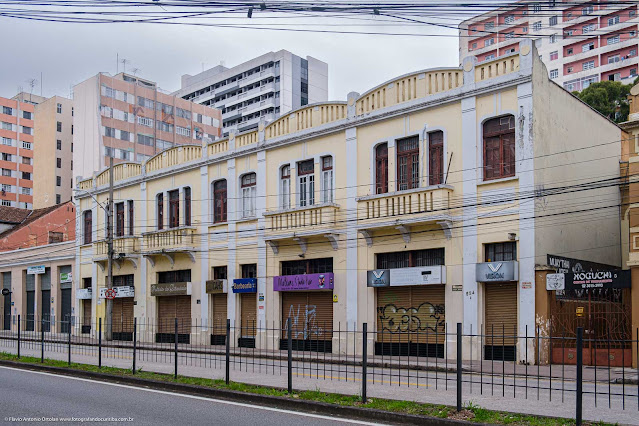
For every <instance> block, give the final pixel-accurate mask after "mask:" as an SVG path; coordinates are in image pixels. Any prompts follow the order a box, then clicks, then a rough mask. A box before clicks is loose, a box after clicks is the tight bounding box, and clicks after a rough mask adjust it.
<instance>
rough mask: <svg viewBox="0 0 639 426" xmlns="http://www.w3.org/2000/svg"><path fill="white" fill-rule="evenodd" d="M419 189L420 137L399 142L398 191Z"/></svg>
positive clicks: (412, 137)
mask: <svg viewBox="0 0 639 426" xmlns="http://www.w3.org/2000/svg"><path fill="white" fill-rule="evenodd" d="M418 187H419V136H411V137H409V138H405V139H400V140H398V141H397V190H398V191H403V190H406V189H413V188H418Z"/></svg>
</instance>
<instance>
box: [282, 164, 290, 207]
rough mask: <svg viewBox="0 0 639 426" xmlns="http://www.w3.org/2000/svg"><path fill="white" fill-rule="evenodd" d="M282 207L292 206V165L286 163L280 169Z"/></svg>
mask: <svg viewBox="0 0 639 426" xmlns="http://www.w3.org/2000/svg"><path fill="white" fill-rule="evenodd" d="M280 208H281V209H289V208H291V165H290V164H286V165H284V166H282V168H281V169H280Z"/></svg>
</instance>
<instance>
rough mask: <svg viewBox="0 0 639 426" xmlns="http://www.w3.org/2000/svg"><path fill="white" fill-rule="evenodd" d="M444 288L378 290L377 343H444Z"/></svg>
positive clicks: (411, 287)
mask: <svg viewBox="0 0 639 426" xmlns="http://www.w3.org/2000/svg"><path fill="white" fill-rule="evenodd" d="M445 298H446V296H445V286H444V285H427V286H407V287H385V288H378V289H377V341H378V342H393V343H395V342H401V343H407V342H414V343H427V342H428V343H440V344H443V343H444V341H445V319H446V318H445Z"/></svg>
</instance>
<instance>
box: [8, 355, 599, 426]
mask: <svg viewBox="0 0 639 426" xmlns="http://www.w3.org/2000/svg"><path fill="white" fill-rule="evenodd" d="M0 360H7V361H16V362H21V363H24V364H27V365H28V364H37V365H47V366H52V367H61V368H65V369H68V370H80V371H90V372H95V373H107V374H112V375H116V376H127V377H133V376H134V375H133V373H132V371H131V370H130V369H124V368H115V367H102V368H98V366H97V365H91V364H77V363H71V365H70V366H69V364H68V363H67V362H66V361H58V360H53V359H47V358H45V360H44V363H41V362H40V358H36V357H29V356H22V357H20V358H18V356H17V355H14V354H8V353H5V352H0ZM134 377H138V378H141V379H150V380H158V381H164V382H172V383H182V384H187V385H195V386H203V387H208V388H214V389H224V390H233V391H237V392H246V393H253V394H258V395H269V396H280V397H291V398H297V399H300V400H304V401H317V402H323V403H327V404H333V405H337V406H347V407H361V408H370V409H376V410H383V411H389V412H393V413H403V414H415V415H421V416H430V417H439V418H458V419H462V420H467V421H469V422H473V423H491V424H507V425H531V426H560V425H562V426H563V425H573V424H575V421H574V420H573V419H553V418H548V417H538V416H531V415H525V414H513V413H506V412H502V411H493V410H488V409H486V408H482V407H479V406H478V405H476V404H474V403H473V402H470V403H468V405H467V406H466V407H465V409H464V410H463V412H462V413H457V411H456V410H455V408H454V407H449V406H447V405H437V404H425V403H418V402H413V401H400V400H392V399H381V398H369V399H368V401H367V402H366V403H365V404H363V403H362V402H361V399H360V397H359V396H356V395H342V394H336V393H326V392H322V391H320V390H319V389H316V390H307V391H298V392H296V393H294V394H293V395H289V394H288V392H286V391H285V390H282V389H278V388H271V387H267V386H257V385H249V384H245V383H238V382H230V383H229V384H228V385H227V384H226V383H225V381H224V380H214V379H206V378H200V377H187V376H180V375H178V377H177V379H175V378H174V377H173V375H172V374H162V373H153V372H150V371H143V370H141V369H139V370H137V371H136V373H135V376H134ZM460 414H461V417H459V416H460ZM584 424H597V425H608V423H588V422H584Z"/></svg>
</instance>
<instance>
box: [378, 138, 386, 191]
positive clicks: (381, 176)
mask: <svg viewBox="0 0 639 426" xmlns="http://www.w3.org/2000/svg"><path fill="white" fill-rule="evenodd" d="M387 192H388V144H387V143H382V144H379V145H377V147H376V148H375V194H386V193H387Z"/></svg>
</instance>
